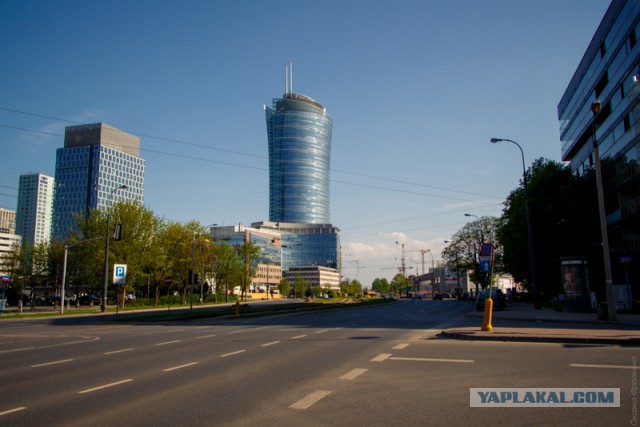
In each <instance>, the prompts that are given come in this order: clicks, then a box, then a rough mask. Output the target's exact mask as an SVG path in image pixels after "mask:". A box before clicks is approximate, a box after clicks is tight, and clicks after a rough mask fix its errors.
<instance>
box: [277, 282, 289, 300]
mask: <svg viewBox="0 0 640 427" xmlns="http://www.w3.org/2000/svg"><path fill="white" fill-rule="evenodd" d="M278 291H280V295H284V296H286V297H288V296H289V292H291V284H290V283H289V281H288V280H287V279H280V283H278Z"/></svg>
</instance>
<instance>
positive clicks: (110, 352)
mask: <svg viewBox="0 0 640 427" xmlns="http://www.w3.org/2000/svg"><path fill="white" fill-rule="evenodd" d="M132 350H133V349H132V348H123V349H122V350H115V351H108V352H106V353H104V354H105V355H109V354H117V353H124V352H125V351H132Z"/></svg>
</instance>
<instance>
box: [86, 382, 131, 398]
mask: <svg viewBox="0 0 640 427" xmlns="http://www.w3.org/2000/svg"><path fill="white" fill-rule="evenodd" d="M130 381H133V379H132V378H129V379H126V380H122V381H117V382H115V383H111V384H105V385H101V386H98V387H93V388H88V389H86V390H82V391H79V392H78V394H85V393H91V392H92V391H97V390H102V389H103V388H108V387H113V386H116V385H120V384H124V383H128V382H130Z"/></svg>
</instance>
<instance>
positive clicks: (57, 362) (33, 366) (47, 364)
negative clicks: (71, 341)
mask: <svg viewBox="0 0 640 427" xmlns="http://www.w3.org/2000/svg"><path fill="white" fill-rule="evenodd" d="M71 361H73V359H64V360H56V361H55V362H49V363H41V364H39V365H31V367H32V368H39V367H41V366H51V365H58V364H60V363H67V362H71Z"/></svg>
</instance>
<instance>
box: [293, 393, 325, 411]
mask: <svg viewBox="0 0 640 427" xmlns="http://www.w3.org/2000/svg"><path fill="white" fill-rule="evenodd" d="M329 394H331V392H330V391H324V390H318V391H314V392H313V393H311V394H310V395H308V396H307V397H304V398H302V399H300V400H298V401H297V402H296V403H294V404H292V405H291V406H289V408H291V409H307V408H309V407H310V406H311V405H313V404H314V403H316V402H317V401H319V400H320V399H323V398H325V397H327V396H328V395H329Z"/></svg>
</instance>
